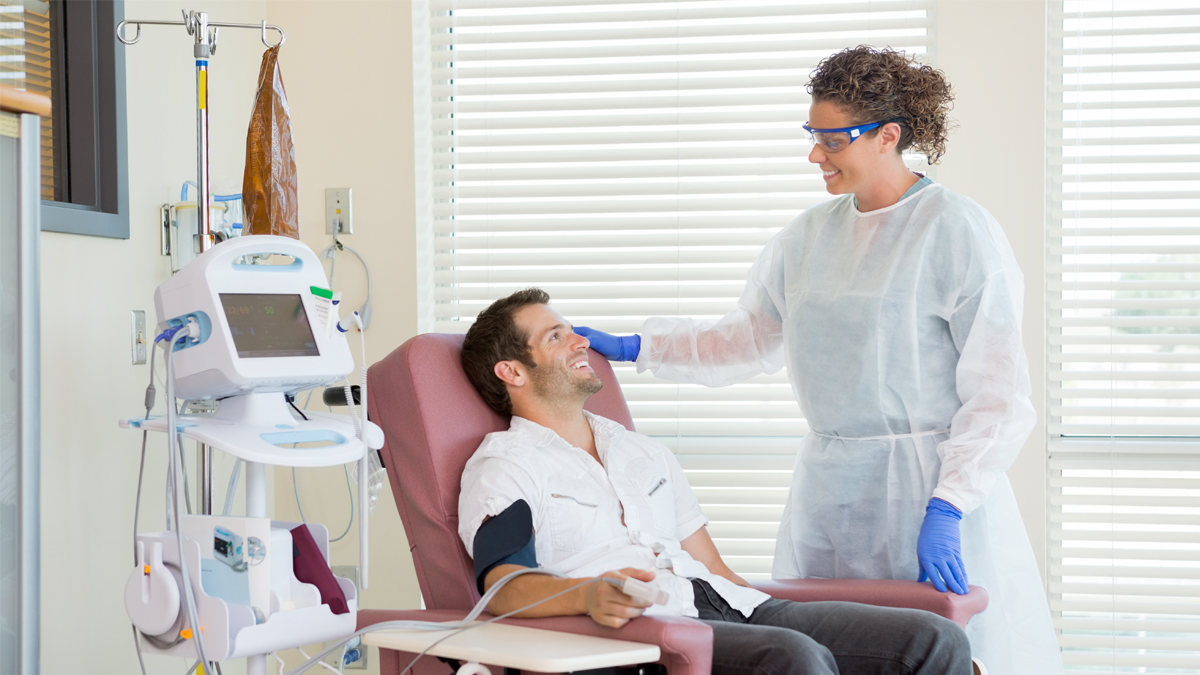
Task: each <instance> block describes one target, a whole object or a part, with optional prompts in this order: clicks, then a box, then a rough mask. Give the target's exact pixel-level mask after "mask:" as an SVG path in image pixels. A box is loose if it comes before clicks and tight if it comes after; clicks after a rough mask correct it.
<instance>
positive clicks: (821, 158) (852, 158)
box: [808, 101, 890, 195]
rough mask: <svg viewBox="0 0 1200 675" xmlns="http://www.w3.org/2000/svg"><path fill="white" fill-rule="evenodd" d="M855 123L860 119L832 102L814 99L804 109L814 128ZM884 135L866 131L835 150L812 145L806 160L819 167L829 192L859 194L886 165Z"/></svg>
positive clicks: (834, 193)
mask: <svg viewBox="0 0 1200 675" xmlns="http://www.w3.org/2000/svg"><path fill="white" fill-rule="evenodd" d="M873 121H876V120H867V122H873ZM857 124H860V122H858V121H857V120H854V119H852V118H851V117H850V113H849V112H848V111H847V110H846V109H845V108H843V107H841V106H839V105H838V104H837V103H834V102H833V101H817V102H815V103H813V104H812V106H810V107H809V109H808V125H809V126H810V127H812V128H814V129H842V128H845V127H852V126H855V125H857ZM885 136H886V135H885V134H884V133H882V132H880V131H878V130H877V129H875V130H871V131H868V132H866V133H864V134H863V135H862V136H860V137H858V138H857V139H856V140H855V141H854V142H853V143H851V144H849V145H847V146H846V147H844V148H843V149H842V150H840V151H838V152H836V153H831V152H826V151H825V149H824V148H822V147H821V146H820V145H816V144H814V145H813V149H812V152H810V153H808V161H810V162H812V163H813V164H816V165H818V166H820V167H821V171H822V172H823V174H824V178H825V189H826V190H828V191H829V194H831V195H844V194H850V193H855V194H858V193H862V192H864V191H866V190H869V189H870V185H871V183H872V182H873V181H874V180H875V179H876V178H877V177H878V176H880V175H881V174H882V173H883V172H885V171H886V170H887V167H888V166H889V165H890V162H887V161H886V160H887V155H888V154H889V153H888V152H886V151H885V149H884V148H883V147H882V146H883V141H884V138H885Z"/></svg>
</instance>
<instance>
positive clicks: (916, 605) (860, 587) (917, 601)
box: [751, 579, 988, 628]
mask: <svg viewBox="0 0 1200 675" xmlns="http://www.w3.org/2000/svg"><path fill="white" fill-rule="evenodd" d="M751 584H752V585H753V586H754V587H755V588H757V589H758V590H760V591H762V592H763V593H766V594H768V595H770V596H772V597H775V598H782V599H784V600H795V601H797V602H819V601H824V600H840V601H843V602H858V603H862V604H864V605H877V606H879V607H907V608H912V609H923V610H925V611H928V612H933V613H934V614H938V615H941V616H944V617H946V618H947V619H950V620H951V621H953V622H954V623H957V624H958V625H960V626H962V627H964V628H966V626H967V622H968V621H970V620H971V617H973V616H975V615H976V614H978V613H980V612H982V611H983V610H985V609H987V606H988V594H987V591H986V590H985V589H983V588H981V587H979V586H971V587H970V592H969V593H967V594H966V595H958V594H957V593H942V592H940V591H938V590H937V589H936V588H934V587H933V584H930V583H928V582H925V583H918V582H916V581H904V580H899V579H766V580H760V581H753V582H751Z"/></svg>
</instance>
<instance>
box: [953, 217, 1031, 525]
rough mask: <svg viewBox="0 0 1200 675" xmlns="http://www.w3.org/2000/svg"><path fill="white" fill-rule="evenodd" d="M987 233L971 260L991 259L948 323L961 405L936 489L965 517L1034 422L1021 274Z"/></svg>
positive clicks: (1000, 238) (996, 237) (1004, 245)
mask: <svg viewBox="0 0 1200 675" xmlns="http://www.w3.org/2000/svg"><path fill="white" fill-rule="evenodd" d="M990 229H991V232H992V233H993V236H992V239H991V242H989V245H988V246H986V247H981V248H983V249H984V251H983V252H982V253H980V252H978V251H977V253H976V255H980V256H981V257H984V258H992V260H988V261H985V264H982V265H980V266H979V267H980V268H983V269H982V270H981V273H980V274H979V275H978V276H979V277H981V279H980V280H979V281H977V282H975V283H973V284H970V285H969V286H968V287H966V288H964V289H963V291H962V295H961V296H960V297H959V301H958V304H957V306H956V307H955V308H954V310H953V313H952V314H951V315H950V318H949V324H950V334H951V337H952V339H953V340H954V346H955V347H956V348H957V349H958V351H959V359H958V366H957V369H956V371H955V381H956V386H957V389H958V396H959V399H960V400H961V401H962V407H961V408H960V409H959V410H958V412H957V413H955V414H954V417H953V418H952V419H951V422H950V437H949V438H948V439H946V440H945V441H943V442H942V443H941V444H940V445H939V446H938V456H939V458H940V459H941V471H940V475H939V477H938V485H937V488H936V489H934V491H933V496H934V497H937V498H940V499H943V500H945V501H947V502H950V503H951V504H953V505H954V506H955V507H957V508H958V509H960V510H961V511H962V512H963V513H964V514H966V513H970V512H971V511H973V510H975V509H976V508H978V507H979V506H980V505H981V504H983V501H984V499H985V498H986V497H987V495H988V493H989V492H991V489H992V487H993V486H994V485H995V483H996V480H997V479H998V478H999V477H1000V475H1001V474H1003V473H1004V472H1005V471H1006V470H1007V469H1008V468H1009V467H1010V466H1011V465H1012V463H1013V461H1014V460H1015V459H1016V457H1017V454H1018V453H1019V452H1020V451H1021V447H1022V445H1023V444H1024V443H1025V439H1026V438H1028V436H1029V432H1030V431H1032V429H1033V427H1034V424H1035V423H1036V422H1037V413H1036V412H1035V411H1034V408H1033V404H1032V403H1031V402H1030V396H1031V395H1032V388H1031V386H1030V382H1029V361H1028V359H1027V358H1026V357H1025V348H1024V346H1023V343H1022V341H1021V318H1022V314H1021V307H1022V304H1023V300H1022V299H1023V294H1024V283H1023V281H1022V278H1021V270H1020V268H1018V267H1017V264H1016V259H1015V257H1014V256H1013V253H1012V249H1011V248H1010V247H1009V245H1008V241H1007V239H1005V238H1004V235H1003V232H1002V231H1000V228H999V225H998V224H993V225H992V227H991V228H990ZM997 258H998V259H997ZM988 263H990V264H988Z"/></svg>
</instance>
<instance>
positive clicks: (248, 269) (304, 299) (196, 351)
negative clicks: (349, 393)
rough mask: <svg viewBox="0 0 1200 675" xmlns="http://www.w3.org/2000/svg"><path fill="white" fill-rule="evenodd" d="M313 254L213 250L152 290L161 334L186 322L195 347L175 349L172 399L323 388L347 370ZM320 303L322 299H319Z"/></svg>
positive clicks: (270, 246)
mask: <svg viewBox="0 0 1200 675" xmlns="http://www.w3.org/2000/svg"><path fill="white" fill-rule="evenodd" d="M328 287H329V281H328V279H327V278H326V276H325V270H324V268H322V267H321V263H320V261H319V260H318V259H317V256H316V255H315V254H314V253H313V252H312V249H310V248H308V247H307V246H305V245H304V244H303V243H301V242H299V241H297V240H295V239H290V238H287V237H277V236H269V235H254V236H245V237H237V238H234V239H229V240H227V241H224V242H221V243H219V244H217V245H215V246H213V247H212V248H211V249H209V250H208V251H205V252H204V253H202V254H200V255H198V256H196V258H195V259H193V260H192V261H191V262H190V263H188V264H187V265H186V266H184V268H183V269H181V270H179V272H178V273H177V274H176V275H175V276H173V277H171V278H170V279H168V280H167V281H166V282H164V283H163V284H162V285H161V286H159V287H158V290H157V291H155V294H154V305H155V309H156V310H157V313H158V321H159V330H162V329H164V328H166V327H167V326H172V325H183V324H186V323H187V322H188V320H189V319H191V320H194V321H195V322H196V323H197V324H198V325H199V327H200V335H199V337H197V338H195V339H192V338H185V339H183V340H182V341H181V343H180V344H178V345H176V348H175V351H174V352H173V355H172V359H173V361H174V363H173V366H174V370H175V388H176V394H177V395H178V396H179V397H180V398H187V399H204V398H224V397H228V396H236V395H239V394H248V393H255V392H259V393H264V392H293V391H298V390H300V389H307V388H309V387H316V386H323V385H330V384H333V383H334V382H337V381H338V380H340V379H342V378H343V377H345V376H346V375H347V374H349V373H350V371H351V370H353V369H354V360H353V358H352V357H351V355H350V348H349V346H348V345H347V343H346V336H345V334H344V333H341V332H340V331H338V330H337V329H336V327H335V326H334V322H336V315H333V316H332V317H331V315H332V313H333V311H334V310H333V308H332V307H331V306H330V305H329V304H328V303H329V301H328V300H327V299H325V298H323V297H321V295H320V294H318V293H314V289H328ZM325 295H328V293H325Z"/></svg>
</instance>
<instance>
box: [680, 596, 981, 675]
mask: <svg viewBox="0 0 1200 675" xmlns="http://www.w3.org/2000/svg"><path fill="white" fill-rule="evenodd" d="M692 589H693V590H694V591H695V594H696V609H697V610H698V611H699V612H700V619H701V620H703V621H704V622H705V623H708V624H709V625H711V626H712V629H713V664H712V672H713V675H783V674H784V673H797V674H799V673H803V674H804V675H831V674H837V673H841V674H842V675H860V674H862V675H867V674H872V675H873V674H875V673H879V674H883V673H894V674H897V675H971V646H970V644H969V643H968V642H967V634H966V633H964V632H963V630H962V629H961V628H959V627H958V624H956V623H954V622H953V621H950V620H949V619H945V618H942V617H940V616H938V615H936V614H933V613H930V612H926V611H923V610H919V609H896V608H892V607H873V606H871V605H860V604H857V603H853V602H792V601H790V600H778V599H771V600H768V601H766V602H764V603H763V604H761V605H759V606H758V607H757V608H755V610H754V613H753V614H751V615H750V618H746V617H745V616H744V615H743V614H742V613H741V612H739V611H737V610H736V609H733V608H732V607H730V606H729V604H728V603H726V602H725V600H724V599H723V598H722V597H721V596H720V595H718V594H717V592H716V591H715V590H713V587H712V586H710V585H708V583H707V582H705V581H700V580H695V579H693V580H692Z"/></svg>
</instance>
